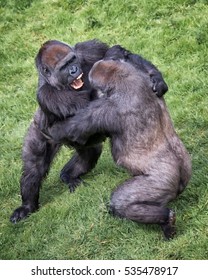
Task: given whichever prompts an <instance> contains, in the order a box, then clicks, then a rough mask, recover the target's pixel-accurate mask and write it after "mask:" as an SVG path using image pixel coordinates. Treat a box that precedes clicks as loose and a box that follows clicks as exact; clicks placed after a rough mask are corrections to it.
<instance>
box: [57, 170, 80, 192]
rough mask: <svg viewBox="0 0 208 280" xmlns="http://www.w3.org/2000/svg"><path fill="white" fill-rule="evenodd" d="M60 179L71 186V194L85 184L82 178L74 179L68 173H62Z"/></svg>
mask: <svg viewBox="0 0 208 280" xmlns="http://www.w3.org/2000/svg"><path fill="white" fill-rule="evenodd" d="M60 177H61V180H62V182H64V183H66V184H67V185H68V186H69V191H70V192H74V191H75V189H76V187H77V186H78V185H80V184H81V183H82V182H83V181H82V179H81V178H80V177H76V178H72V177H70V176H69V175H68V174H67V173H61V175H60Z"/></svg>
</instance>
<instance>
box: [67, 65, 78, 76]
mask: <svg viewBox="0 0 208 280" xmlns="http://www.w3.org/2000/svg"><path fill="white" fill-rule="evenodd" d="M78 70H79V69H78V67H77V66H74V65H73V66H72V67H71V68H70V69H69V74H70V75H71V76H74V75H75V74H76V73H77V71H78Z"/></svg>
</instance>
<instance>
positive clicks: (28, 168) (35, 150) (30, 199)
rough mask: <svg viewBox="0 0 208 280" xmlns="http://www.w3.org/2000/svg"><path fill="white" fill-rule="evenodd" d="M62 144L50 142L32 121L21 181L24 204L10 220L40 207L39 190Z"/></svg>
mask: <svg viewBox="0 0 208 280" xmlns="http://www.w3.org/2000/svg"><path fill="white" fill-rule="evenodd" d="M59 148H60V145H57V144H54V143H52V142H50V143H49V142H48V141H47V140H46V139H45V138H44V136H43V135H42V134H41V133H40V131H39V130H38V129H37V128H36V127H35V125H34V124H33V123H32V124H31V126H30V128H29V131H28V134H27V136H26V139H25V143H24V146H23V155H22V156H23V172H22V177H21V181H20V186H21V196H22V206H20V207H19V208H17V209H16V210H15V211H14V213H13V214H12V216H11V218H10V220H11V222H13V223H16V222H17V221H19V220H21V219H23V218H26V217H27V216H28V215H29V214H30V213H32V212H35V211H36V210H37V209H38V207H39V202H38V200H39V191H40V186H41V182H42V180H43V178H44V177H45V176H46V174H47V172H48V170H49V167H50V163H51V162H52V160H53V158H54V156H55V154H56V153H57V151H58V150H59Z"/></svg>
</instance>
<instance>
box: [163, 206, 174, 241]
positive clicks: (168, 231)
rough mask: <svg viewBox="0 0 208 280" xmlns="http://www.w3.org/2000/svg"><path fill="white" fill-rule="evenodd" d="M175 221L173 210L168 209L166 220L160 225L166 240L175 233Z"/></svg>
mask: <svg viewBox="0 0 208 280" xmlns="http://www.w3.org/2000/svg"><path fill="white" fill-rule="evenodd" d="M175 221H176V214H175V212H174V211H173V210H171V209H170V211H169V218H168V221H167V222H166V223H164V224H162V225H161V228H162V230H163V233H164V236H165V238H166V239H167V240H169V239H172V238H173V237H174V235H175V234H176V228H175Z"/></svg>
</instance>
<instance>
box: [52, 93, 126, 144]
mask: <svg viewBox="0 0 208 280" xmlns="http://www.w3.org/2000/svg"><path fill="white" fill-rule="evenodd" d="M117 114H119V113H118V111H117V109H116V106H115V104H114V102H112V100H110V99H108V98H104V97H103V98H100V99H98V100H95V101H93V102H91V103H90V104H89V106H88V107H87V108H85V109H82V110H80V111H79V113H78V114H77V115H75V116H74V117H72V118H69V119H66V120H65V121H62V122H57V123H55V124H54V125H53V126H52V127H51V128H49V130H48V133H49V135H50V136H51V137H52V138H53V140H55V141H56V142H62V141H66V142H67V141H72V142H76V143H78V144H80V145H85V144H87V141H88V139H89V137H90V136H91V135H94V134H100V133H101V134H108V133H110V134H112V133H114V132H116V133H118V132H119V131H120V129H121V128H120V123H119V122H118V121H116V119H117V118H116V117H115V116H116V115H117Z"/></svg>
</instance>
